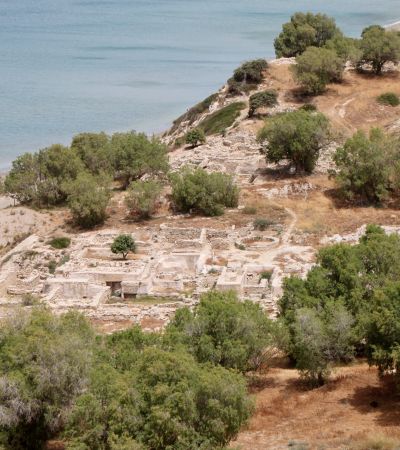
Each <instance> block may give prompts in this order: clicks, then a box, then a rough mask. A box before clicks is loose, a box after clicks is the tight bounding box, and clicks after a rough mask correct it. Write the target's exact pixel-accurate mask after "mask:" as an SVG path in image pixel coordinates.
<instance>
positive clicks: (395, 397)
mask: <svg viewBox="0 0 400 450" xmlns="http://www.w3.org/2000/svg"><path fill="white" fill-rule="evenodd" d="M348 403H349V404H350V405H351V406H352V407H353V408H355V409H357V410H358V411H359V412H361V413H362V414H369V413H376V412H378V416H377V418H376V422H377V423H378V424H379V425H381V426H387V427H389V426H399V425H400V393H399V392H398V389H397V391H396V383H395V381H394V380H393V377H385V378H383V379H382V380H381V383H380V385H379V386H363V387H358V388H356V389H355V391H354V395H353V396H352V397H351V398H350V399H349V401H348Z"/></svg>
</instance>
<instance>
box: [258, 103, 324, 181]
mask: <svg viewBox="0 0 400 450" xmlns="http://www.w3.org/2000/svg"><path fill="white" fill-rule="evenodd" d="M328 131H329V122H328V119H327V118H326V117H325V116H324V115H323V114H320V113H311V112H307V111H304V110H297V111H293V112H289V113H285V114H281V115H278V116H275V117H272V118H270V119H268V120H267V121H266V122H265V125H264V127H263V128H262V129H261V130H260V132H259V134H258V140H259V142H261V143H266V145H264V147H263V149H262V152H263V153H265V155H266V159H267V161H271V162H275V163H277V162H279V161H282V160H283V159H287V160H289V161H290V162H291V163H292V164H293V165H294V167H295V168H296V171H297V172H301V171H304V172H307V173H311V172H312V171H313V170H314V167H315V164H316V162H317V160H318V157H319V151H320V149H321V148H322V147H323V146H324V145H325V144H326V142H327V139H328Z"/></svg>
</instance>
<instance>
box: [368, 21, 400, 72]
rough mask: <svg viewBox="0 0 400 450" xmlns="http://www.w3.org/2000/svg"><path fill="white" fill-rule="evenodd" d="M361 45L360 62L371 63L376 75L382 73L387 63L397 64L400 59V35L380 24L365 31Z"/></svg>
mask: <svg viewBox="0 0 400 450" xmlns="http://www.w3.org/2000/svg"><path fill="white" fill-rule="evenodd" d="M360 47H361V52H362V56H361V61H360V64H371V66H372V69H373V71H374V72H375V74H376V75H380V74H381V73H382V70H383V67H384V66H385V64H386V63H388V62H393V63H395V64H397V63H398V62H399V60H400V35H399V34H398V33H396V32H394V31H386V30H385V29H384V28H382V27H380V26H371V27H368V28H366V29H365V30H364V31H363V33H362V39H361V42H360Z"/></svg>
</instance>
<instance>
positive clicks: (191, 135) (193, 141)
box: [185, 128, 206, 148]
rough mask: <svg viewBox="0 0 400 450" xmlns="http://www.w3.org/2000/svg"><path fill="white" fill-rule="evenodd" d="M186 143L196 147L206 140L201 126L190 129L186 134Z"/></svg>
mask: <svg viewBox="0 0 400 450" xmlns="http://www.w3.org/2000/svg"><path fill="white" fill-rule="evenodd" d="M185 141H186V144H188V145H190V146H191V147H192V148H195V147H197V146H199V145H201V144H204V143H205V142H206V135H205V133H204V131H203V130H202V129H201V128H194V129H193V130H190V131H189V132H188V133H187V134H186V136H185Z"/></svg>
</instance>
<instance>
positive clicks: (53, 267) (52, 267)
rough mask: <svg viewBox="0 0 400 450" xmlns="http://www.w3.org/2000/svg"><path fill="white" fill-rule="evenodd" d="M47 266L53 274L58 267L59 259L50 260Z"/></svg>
mask: <svg viewBox="0 0 400 450" xmlns="http://www.w3.org/2000/svg"><path fill="white" fill-rule="evenodd" d="M47 268H48V269H49V272H50V273H51V274H52V275H53V274H54V273H55V272H56V269H57V261H56V260H55V259H52V260H50V261H49V262H48V264H47Z"/></svg>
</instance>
